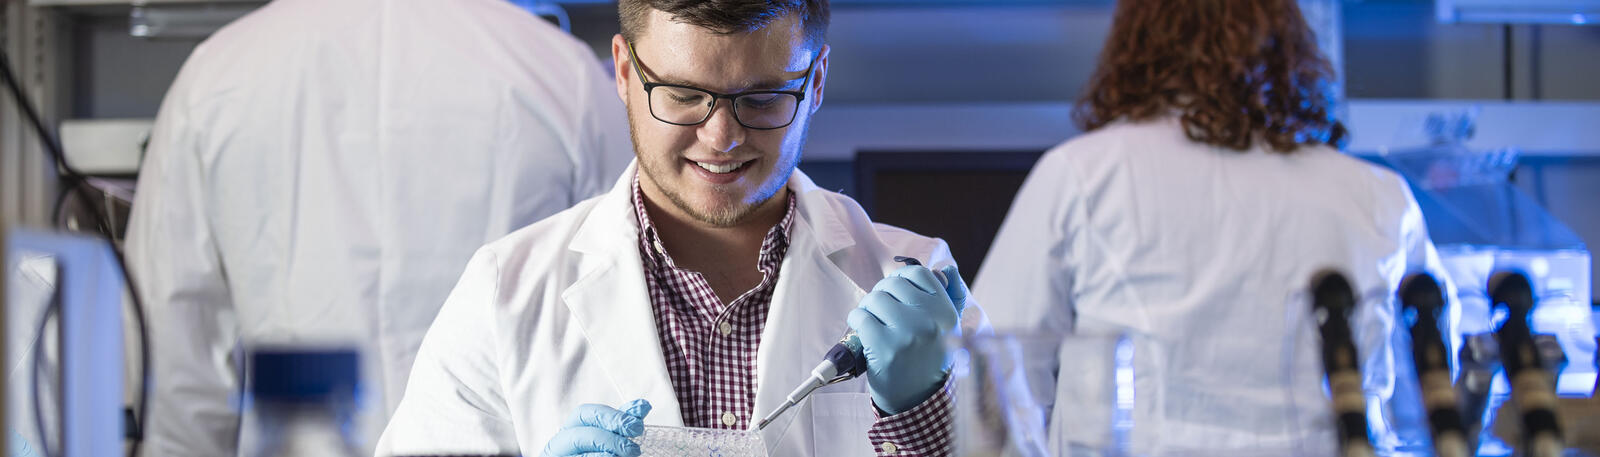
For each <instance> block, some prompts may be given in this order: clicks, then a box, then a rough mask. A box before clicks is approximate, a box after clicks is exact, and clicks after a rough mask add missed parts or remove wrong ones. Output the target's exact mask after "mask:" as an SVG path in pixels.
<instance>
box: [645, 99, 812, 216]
mask: <svg viewBox="0 0 1600 457" xmlns="http://www.w3.org/2000/svg"><path fill="white" fill-rule="evenodd" d="M650 120H651V121H654V120H655V119H654V118H651V119H650ZM801 128H802V129H807V128H809V125H807V126H804V127H801ZM638 132H639V131H638V129H637V128H636V127H635V124H634V119H633V116H631V115H630V116H628V133H629V135H628V138H629V139H630V140H632V141H633V156H634V158H635V159H637V162H638V163H639V170H640V171H641V172H643V174H644V175H645V176H647V177H649V178H650V181H651V182H653V183H655V186H656V189H659V190H660V191H661V193H662V194H663V195H665V196H666V197H667V200H668V201H670V202H672V205H673V206H675V207H677V208H678V210H680V211H683V213H684V214H688V215H689V217H691V218H694V220H696V221H699V222H701V223H704V224H708V225H711V226H713V227H734V226H737V225H739V224H741V223H743V222H745V221H746V220H748V219H749V218H750V217H751V215H752V214H754V213H755V212H756V210H758V209H760V208H761V206H762V205H763V204H765V203H767V202H768V201H770V200H772V197H773V196H775V195H777V194H778V191H779V190H780V189H782V188H783V187H784V186H785V185H787V184H788V177H789V176H790V175H792V174H793V173H794V170H795V168H796V167H797V166H798V165H799V164H800V163H799V162H800V154H793V155H792V158H790V159H785V158H784V157H785V156H784V155H783V154H778V155H769V154H765V153H763V154H761V155H760V157H761V158H762V159H763V160H766V159H767V158H768V157H776V158H777V160H778V163H775V164H773V167H774V170H776V171H778V173H777V176H782V177H783V178H784V179H781V180H776V185H772V184H769V183H767V182H766V181H765V179H766V178H767V177H766V176H763V177H762V179H763V181H762V182H761V184H760V185H761V186H770V188H763V187H757V188H756V190H755V193H756V195H754V196H755V197H756V198H754V199H753V200H755V201H747V200H746V199H745V198H741V196H739V195H734V194H731V193H727V192H725V191H723V190H722V189H717V190H716V193H717V194H718V196H719V197H722V198H723V199H725V200H729V201H731V203H730V204H727V205H718V207H715V208H710V209H706V210H701V209H700V208H695V207H694V206H693V205H691V204H690V203H689V201H688V199H686V198H684V196H683V194H682V193H680V192H679V191H678V189H676V188H672V187H670V186H667V185H665V183H664V181H662V180H661V179H659V177H661V176H665V173H666V172H667V171H669V170H662V169H658V167H657V166H656V165H657V164H656V163H655V162H652V161H651V160H650V159H649V157H647V156H646V154H644V153H642V152H640V151H641V149H642V148H640V147H639V133H638ZM806 133H809V132H805V131H802V132H800V144H799V145H797V147H799V148H801V149H802V150H803V149H804V147H805V137H806ZM674 158H676V156H674ZM677 163H678V162H677V160H673V161H672V162H671V163H669V164H666V165H665V166H666V167H669V168H670V167H672V166H675V165H677Z"/></svg>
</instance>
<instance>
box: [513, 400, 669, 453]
mask: <svg viewBox="0 0 1600 457" xmlns="http://www.w3.org/2000/svg"><path fill="white" fill-rule="evenodd" d="M646 414H650V402H647V401H644V400H642V399H641V400H634V401H631V402H628V404H627V405H624V406H623V407H622V410H620V411H619V410H616V409H613V408H611V407H610V406H606V405H583V406H579V407H578V409H577V410H576V411H573V412H572V417H570V418H568V419H567V423H566V425H564V426H562V427H561V431H559V432H556V436H554V437H551V438H550V442H549V443H547V444H545V446H544V452H541V453H540V455H541V456H542V457H564V456H580V455H581V456H588V457H596V456H608V455H610V456H617V457H638V456H639V445H638V444H635V443H634V442H633V440H630V439H628V438H637V437H639V435H642V434H644V416H645V415H646Z"/></svg>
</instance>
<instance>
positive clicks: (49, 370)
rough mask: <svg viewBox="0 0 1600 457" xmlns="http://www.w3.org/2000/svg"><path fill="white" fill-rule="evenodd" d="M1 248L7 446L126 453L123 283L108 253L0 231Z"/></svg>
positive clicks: (50, 237) (59, 238) (46, 236)
mask: <svg viewBox="0 0 1600 457" xmlns="http://www.w3.org/2000/svg"><path fill="white" fill-rule="evenodd" d="M0 245H3V246H4V248H3V253H4V258H5V265H6V269H5V272H4V274H3V275H0V283H4V285H3V286H0V290H3V291H4V292H5V295H4V297H5V308H4V315H5V325H4V327H5V342H6V347H5V349H6V351H5V358H6V365H5V366H6V367H7V369H8V372H7V380H6V383H5V385H6V389H7V392H6V395H5V398H6V400H5V402H4V405H5V425H6V427H7V428H8V430H7V431H6V432H5V434H6V436H7V438H6V439H8V440H9V439H15V438H16V437H17V436H21V437H22V438H23V439H25V440H27V441H28V442H29V444H30V445H31V447H32V448H34V449H35V450H36V451H37V450H39V449H41V448H48V449H49V450H50V452H51V455H60V456H67V457H88V456H107V455H119V454H122V453H123V452H124V450H123V448H122V446H123V441H122V438H123V408H122V404H123V398H122V395H123V390H122V381H123V370H122V354H123V353H122V297H123V292H122V291H123V283H122V276H121V271H120V270H119V269H118V267H117V263H116V260H115V257H114V256H113V255H112V252H111V249H110V246H109V245H108V244H106V242H105V241H104V240H102V239H100V238H94V237H89V236H84V235H78V234H70V233H59V232H45V231H37V230H28V229H20V228H12V229H10V230H3V231H0ZM50 306H57V307H58V308H57V309H56V314H55V318H54V319H49V318H48V317H47V313H48V311H49V308H50ZM46 319H49V320H46ZM51 321H53V322H51ZM48 324H54V325H48ZM41 329H44V330H43V333H41ZM52 330H53V331H54V332H55V333H54V335H53V336H55V337H56V339H55V340H54V341H56V342H58V343H56V344H52V339H51V338H49V336H52V334H51V331H52ZM35 357H39V358H42V359H43V360H37V359H36V358H35ZM36 366H37V367H38V369H36ZM57 366H59V367H60V371H59V373H60V376H59V377H57V376H55V375H54V373H56V372H57V371H56V370H55V369H54V368H55V367H57ZM36 379H37V382H36ZM35 400H39V402H40V403H39V405H38V406H39V407H38V408H37V409H36V408H35V404H34V401H35ZM41 427H42V428H44V430H40V428H41ZM13 431H15V433H16V435H13Z"/></svg>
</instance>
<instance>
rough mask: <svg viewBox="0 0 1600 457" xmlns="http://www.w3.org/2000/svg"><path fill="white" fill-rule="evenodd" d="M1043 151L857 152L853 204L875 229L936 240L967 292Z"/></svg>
mask: <svg viewBox="0 0 1600 457" xmlns="http://www.w3.org/2000/svg"><path fill="white" fill-rule="evenodd" d="M1042 155H1044V151H862V152H859V153H857V154H856V160H855V180H856V185H855V197H856V200H857V201H858V202H860V203H861V206H862V208H863V209H866V211H867V214H869V215H871V216H872V220H873V221H874V222H881V223H885V224H889V225H894V226H897V227H901V228H905V229H908V230H911V231H914V232H917V233H920V234H923V235H927V236H934V237H939V238H942V239H944V240H945V242H946V243H948V244H949V245H950V254H951V255H952V256H954V257H955V259H956V263H957V264H959V265H960V266H961V276H962V278H963V279H966V281H967V283H968V284H971V283H972V280H973V279H974V278H975V277H976V276H977V274H978V266H979V265H981V264H982V263H983V259H984V257H985V256H986V255H988V253H989V245H990V244H992V243H993V242H994V236H995V234H996V233H997V232H999V231H1000V223H1001V222H1004V221H1005V216H1006V212H1007V211H1009V210H1010V208H1011V201H1012V200H1013V199H1014V198H1015V197H1016V195H1017V191H1018V190H1019V189H1021V188H1022V182H1023V180H1024V179H1026V178H1027V177H1028V172H1029V171H1031V170H1032V169H1033V164H1034V163H1035V162H1038V161H1039V157H1040V156H1042Z"/></svg>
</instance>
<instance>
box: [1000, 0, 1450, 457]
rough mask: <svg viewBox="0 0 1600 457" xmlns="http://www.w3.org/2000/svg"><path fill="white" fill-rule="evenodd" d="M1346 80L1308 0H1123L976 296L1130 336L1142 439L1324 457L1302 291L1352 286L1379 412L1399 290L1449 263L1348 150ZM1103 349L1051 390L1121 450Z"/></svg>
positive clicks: (1070, 325)
mask: <svg viewBox="0 0 1600 457" xmlns="http://www.w3.org/2000/svg"><path fill="white" fill-rule="evenodd" d="M1333 83H1334V80H1333V68H1331V67H1330V65H1329V64H1328V61H1327V60H1325V59H1324V58H1323V57H1322V56H1321V55H1320V54H1319V52H1318V50H1317V48H1316V45H1315V40H1314V39H1313V36H1312V32H1311V30H1310V29H1309V28H1308V27H1307V25H1306V22H1305V21H1304V19H1303V18H1302V16H1301V13H1300V11H1299V9H1298V7H1297V5H1296V3H1295V1H1294V0H1239V1H1228V2H1215V1H1210V0H1123V1H1121V2H1118V5H1117V9H1116V13H1115V22H1114V23H1113V25H1112V28H1111V34H1110V37H1109V38H1108V39H1107V42H1106V45H1105V49H1104V50H1103V51H1102V53H1101V55H1100V63H1099V68H1098V69H1097V70H1096V72H1095V74H1094V77H1093V78H1092V81H1091V82H1090V84H1089V86H1088V87H1087V88H1086V90H1085V91H1084V94H1085V95H1084V99H1083V100H1082V101H1081V102H1080V104H1079V111H1078V113H1077V114H1078V120H1079V121H1080V123H1081V124H1082V127H1083V129H1084V130H1085V132H1086V133H1084V134H1083V135H1081V136H1079V137H1077V138H1073V139H1072V140H1070V141H1067V142H1065V143H1063V144H1061V145H1060V146H1057V147H1056V148H1054V149H1052V150H1050V151H1049V152H1048V153H1046V154H1045V155H1044V157H1043V158H1042V159H1041V160H1040V162H1039V163H1038V165H1037V166H1036V167H1035V168H1034V170H1033V171H1032V173H1031V174H1030V175H1029V177H1028V179H1027V181H1026V182H1025V183H1024V184H1023V186H1022V189H1021V191H1020V192H1019V194H1018V195H1017V197H1016V201H1015V202H1014V203H1013V204H1012V207H1011V210H1010V212H1009V213H1008V214H1007V215H1006V220H1005V222H1004V223H1003V225H1002V226H1001V229H1000V232H999V233H998V235H997V237H996V239H995V241H994V244H993V245H992V247H991V248H990V251H989V254H988V257H986V259H985V261H984V265H983V267H982V269H980V270H979V273H978V278H977V281H976V282H975V286H976V287H975V290H974V293H975V294H976V296H977V297H978V298H980V299H981V300H983V302H984V303H985V305H986V308H987V310H988V311H989V313H990V316H991V318H992V319H993V322H994V326H995V328H996V329H997V330H1005V329H1010V330H1022V331H1035V332H1064V333H1079V334H1115V333H1123V332H1127V333H1130V334H1131V335H1132V337H1133V341H1134V342H1135V344H1134V356H1133V360H1134V369H1135V376H1136V382H1135V383H1134V390H1133V391H1134V392H1135V395H1136V402H1137V403H1136V404H1135V406H1134V408H1133V414H1134V415H1133V422H1132V423H1133V424H1134V429H1133V432H1132V435H1131V440H1130V441H1131V443H1132V446H1133V448H1132V451H1133V452H1135V453H1137V454H1139V455H1244V454H1243V452H1244V451H1246V450H1253V451H1262V452H1265V453H1264V454H1259V455H1325V454H1327V453H1329V452H1331V451H1332V450H1333V447H1334V445H1335V443H1336V440H1335V439H1334V438H1333V436H1332V430H1333V428H1332V423H1331V419H1332V415H1331V413H1330V403H1329V400H1328V399H1327V397H1326V396H1325V395H1324V394H1323V390H1322V388H1321V385H1322V373H1321V367H1320V363H1321V358H1320V356H1319V353H1318V351H1317V349H1316V348H1317V343H1316V341H1317V340H1318V337H1317V334H1316V329H1315V325H1314V322H1313V321H1312V320H1311V319H1310V318H1309V315H1310V304H1309V299H1308V295H1307V293H1306V289H1307V287H1308V284H1309V282H1310V281H1311V278H1312V276H1313V274H1314V273H1316V272H1317V271H1318V270H1320V269H1322V268H1330V267H1331V268H1338V269H1341V270H1343V271H1344V272H1346V274H1347V275H1349V277H1350V278H1351V280H1352V281H1353V282H1354V284H1355V286H1356V287H1358V288H1359V290H1358V291H1357V292H1358V294H1359V296H1360V297H1361V298H1362V301H1361V303H1360V304H1359V307H1358V309H1357V311H1356V313H1355V316H1354V318H1353V322H1352V326H1353V327H1354V328H1355V331H1356V336H1357V339H1358V341H1357V346H1358V348H1359V351H1360V353H1361V354H1362V355H1363V357H1364V358H1365V361H1364V363H1363V364H1362V366H1361V368H1362V370H1363V374H1364V375H1365V377H1366V379H1365V388H1366V392H1367V393H1368V395H1369V396H1370V397H1369V401H1368V403H1369V405H1370V407H1371V410H1372V411H1378V410H1379V409H1378V408H1379V407H1380V406H1381V403H1382V400H1383V399H1385V398H1388V397H1389V396H1390V395H1391V391H1392V390H1393V385H1394V370H1393V369H1392V364H1393V362H1392V357H1393V355H1394V354H1393V352H1394V347H1393V346H1391V345H1390V344H1389V340H1390V335H1391V332H1392V331H1393V329H1395V328H1396V323H1395V315H1396V311H1397V304H1396V302H1395V301H1394V298H1393V297H1394V291H1395V289H1396V287H1397V286H1398V285H1399V283H1400V280H1401V278H1402V277H1403V276H1404V275H1405V274H1407V273H1408V272H1409V271H1413V270H1417V269H1423V268H1427V269H1430V270H1431V271H1432V272H1433V273H1435V275H1436V276H1439V277H1442V275H1440V273H1443V270H1442V269H1439V268H1438V259H1437V254H1435V252H1434V250H1433V247H1432V245H1431V244H1430V243H1429V241H1428V234H1427V231H1426V227H1425V226H1424V225H1423V219H1422V213H1421V212H1420V210H1419V209H1418V206H1417V203H1416V202H1415V201H1414V200H1413V198H1412V196H1411V194H1410V191H1409V190H1408V187H1407V185H1406V183H1405V182H1404V181H1403V180H1402V179H1401V178H1400V177H1398V176H1397V175H1396V174H1394V173H1392V172H1390V171H1388V170H1385V169H1382V168H1379V167H1377V166H1374V165H1371V164H1368V163H1365V162H1362V161H1361V160H1359V159H1356V158H1353V157H1350V156H1347V155H1344V154H1342V153H1341V152H1340V151H1339V150H1337V149H1336V148H1337V147H1339V146H1340V145H1342V144H1344V143H1345V142H1346V141H1347V139H1348V137H1349V135H1348V132H1346V130H1345V127H1344V126H1343V125H1342V124H1341V123H1340V122H1339V121H1338V120H1337V119H1335V118H1334V102H1335V100H1334V98H1333V97H1334V94H1333V92H1332V85H1333ZM1451 308H1452V311H1454V309H1453V308H1454V307H1451ZM1091 360H1096V359H1095V358H1092V357H1066V358H1064V359H1063V360H1062V367H1061V368H1060V371H1059V373H1060V375H1059V378H1060V379H1059V385H1060V390H1058V398H1070V399H1076V400H1078V401H1084V402H1085V403H1083V404H1063V403H1062V402H1061V401H1059V400H1058V402H1057V408H1056V409H1055V411H1054V412H1053V415H1052V416H1051V420H1052V421H1053V429H1054V430H1056V431H1058V433H1059V434H1060V436H1059V438H1061V439H1060V441H1058V443H1061V444H1060V445H1061V446H1063V447H1066V448H1073V449H1077V450H1080V451H1081V450H1083V449H1087V448H1095V447H1099V446H1104V445H1107V444H1109V443H1107V442H1105V440H1104V439H1103V438H1104V436H1108V435H1107V434H1106V432H1107V429H1106V425H1107V423H1108V421H1109V415H1105V416H1101V415H1099V414H1098V413H1097V412H1104V411H1105V409H1104V408H1101V407H1098V406H1097V405H1100V404H1102V403H1101V400H1103V401H1104V403H1103V404H1104V405H1111V404H1112V403H1111V402H1112V400H1111V399H1109V398H1098V399H1096V397H1095V396H1094V395H1092V394H1090V393H1089V392H1092V390H1089V389H1092V388H1093V387H1095V386H1097V384H1103V383H1104V382H1106V381H1105V380H1100V379H1098V378H1094V377H1093V376H1092V375H1089V374H1088V373H1103V372H1104V370H1094V369H1092V368H1088V367H1086V366H1080V365H1076V364H1080V363H1091V362H1089V361H1091ZM1109 379H1110V378H1109V377H1107V378H1106V380H1109ZM1084 399H1089V400H1084ZM1371 415H1372V416H1373V419H1374V423H1375V425H1376V426H1378V428H1379V429H1380V432H1379V433H1378V436H1380V437H1385V439H1386V440H1388V438H1387V437H1388V436H1389V435H1388V434H1387V433H1384V432H1383V431H1381V428H1382V427H1381V426H1382V424H1383V423H1384V421H1383V420H1382V417H1381V416H1382V414H1377V413H1373V414H1371ZM1388 442H1389V443H1391V444H1392V440H1388ZM1249 455H1258V454H1249Z"/></svg>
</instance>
